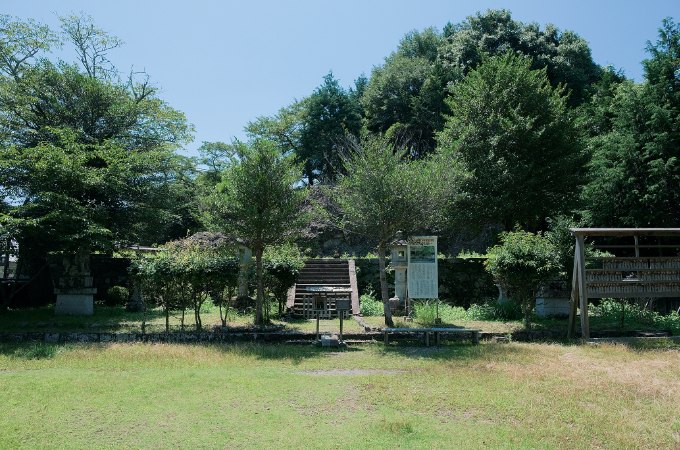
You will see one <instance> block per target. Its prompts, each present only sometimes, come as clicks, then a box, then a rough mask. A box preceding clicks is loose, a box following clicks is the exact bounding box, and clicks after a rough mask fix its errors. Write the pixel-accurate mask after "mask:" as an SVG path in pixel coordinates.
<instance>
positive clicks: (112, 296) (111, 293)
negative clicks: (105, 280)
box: [106, 286, 130, 306]
mask: <svg viewBox="0 0 680 450" xmlns="http://www.w3.org/2000/svg"><path fill="white" fill-rule="evenodd" d="M129 298H130V291H129V290H128V289H127V288H126V287H124V286H112V287H110V288H109V290H108V291H106V299H107V302H106V303H107V305H109V306H115V305H123V304H125V302H127V301H128V299H129Z"/></svg>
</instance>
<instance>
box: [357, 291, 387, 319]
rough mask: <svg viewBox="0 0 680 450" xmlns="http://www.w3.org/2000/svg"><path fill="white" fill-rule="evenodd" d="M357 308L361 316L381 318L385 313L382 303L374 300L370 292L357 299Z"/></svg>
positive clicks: (373, 295) (373, 294) (372, 293)
mask: <svg viewBox="0 0 680 450" xmlns="http://www.w3.org/2000/svg"><path fill="white" fill-rule="evenodd" d="M359 307H360V312H361V315H363V316H382V315H383V314H384V313H385V308H384V306H383V303H382V302H381V301H379V300H376V298H375V293H374V292H373V291H372V290H369V291H368V292H367V293H365V294H364V295H362V296H361V297H359Z"/></svg>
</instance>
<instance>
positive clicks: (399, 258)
mask: <svg viewBox="0 0 680 450" xmlns="http://www.w3.org/2000/svg"><path fill="white" fill-rule="evenodd" d="M406 249H407V246H406V244H405V243H402V242H397V243H395V244H393V245H392V246H391V247H390V250H391V251H392V261H391V262H390V267H392V268H393V269H394V297H392V298H391V299H390V307H391V308H392V309H393V310H402V311H406V309H407V308H406V269H407V267H408V258H407V255H406Z"/></svg>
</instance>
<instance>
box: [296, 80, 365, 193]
mask: <svg viewBox="0 0 680 450" xmlns="http://www.w3.org/2000/svg"><path fill="white" fill-rule="evenodd" d="M360 130H361V107H360V106H359V103H358V102H356V101H355V100H354V98H353V96H351V95H350V93H348V92H347V91H345V89H343V88H342V87H341V86H340V84H339V83H338V80H336V79H334V78H333V74H332V73H329V74H328V75H326V76H325V77H324V84H323V85H322V86H320V87H319V88H317V89H316V90H315V91H314V92H313V93H312V95H310V96H309V98H308V99H307V104H306V111H305V119H304V126H303V127H302V130H301V133H300V146H299V147H298V148H297V150H296V152H295V155H296V157H297V159H298V161H301V162H304V164H305V166H304V167H305V175H306V177H307V180H308V182H309V184H310V185H311V184H313V180H314V179H315V178H322V179H324V180H325V181H334V180H335V178H336V176H337V174H338V172H339V171H342V161H341V158H340V156H339V154H338V148H339V141H340V140H341V139H342V138H343V136H344V135H345V133H350V134H353V135H357V134H358V133H359V131H360Z"/></svg>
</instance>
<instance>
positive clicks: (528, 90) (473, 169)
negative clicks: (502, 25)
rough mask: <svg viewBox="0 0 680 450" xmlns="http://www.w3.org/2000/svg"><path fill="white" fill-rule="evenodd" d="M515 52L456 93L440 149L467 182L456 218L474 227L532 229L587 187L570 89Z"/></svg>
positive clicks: (486, 61)
mask: <svg viewBox="0 0 680 450" xmlns="http://www.w3.org/2000/svg"><path fill="white" fill-rule="evenodd" d="M531 66H532V61H531V58H528V57H518V56H515V55H514V54H513V53H510V52H508V53H506V54H504V55H500V56H495V57H489V56H483V57H482V64H481V65H480V66H479V67H478V68H477V69H475V70H473V71H471V72H470V73H469V74H468V75H467V76H466V77H465V78H464V79H463V80H462V81H460V82H458V83H456V84H455V85H453V86H452V88H451V97H450V98H449V99H448V100H447V104H448V106H449V108H450V109H451V116H450V117H449V118H448V120H447V123H446V127H445V129H444V131H442V132H441V133H440V134H439V136H438V140H439V145H440V147H441V149H442V151H444V152H448V153H450V157H451V159H452V160H453V161H455V163H456V164H459V165H460V167H461V168H462V170H463V171H464V172H465V173H467V174H468V175H467V176H466V177H464V178H462V179H460V192H459V194H460V196H458V197H457V198H456V201H455V206H454V211H455V214H456V215H457V216H458V217H459V219H460V220H461V222H462V223H465V224H466V226H468V227H473V228H474V227H480V226H482V225H485V224H488V223H499V222H500V223H502V224H503V225H504V228H505V229H506V230H511V229H512V228H513V227H514V225H515V223H522V224H529V223H534V222H536V221H538V220H541V219H542V218H544V217H547V216H551V215H554V214H558V213H560V212H563V211H565V212H566V211H570V210H571V208H572V207H573V206H575V202H576V200H577V199H578V193H579V189H580V187H581V186H582V185H583V184H584V183H585V179H584V176H583V172H584V171H583V166H584V164H585V163H586V162H587V161H588V159H587V154H586V153H585V152H583V151H582V148H581V145H580V143H579V139H578V134H577V132H576V127H575V125H574V121H573V120H572V118H571V117H570V115H569V112H568V110H567V104H566V103H567V99H566V97H565V96H564V95H563V94H564V88H557V89H553V88H552V87H551V85H550V82H549V80H548V77H547V74H546V69H541V70H531Z"/></svg>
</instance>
